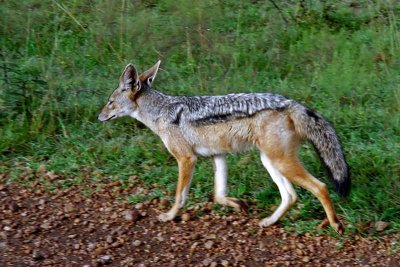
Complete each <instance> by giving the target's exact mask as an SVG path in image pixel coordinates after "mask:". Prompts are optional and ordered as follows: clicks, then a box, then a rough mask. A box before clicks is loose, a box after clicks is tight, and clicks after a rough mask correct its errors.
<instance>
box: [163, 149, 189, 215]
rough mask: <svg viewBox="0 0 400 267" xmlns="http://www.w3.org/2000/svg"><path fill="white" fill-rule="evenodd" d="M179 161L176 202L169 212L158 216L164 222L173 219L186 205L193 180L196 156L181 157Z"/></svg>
mask: <svg viewBox="0 0 400 267" xmlns="http://www.w3.org/2000/svg"><path fill="white" fill-rule="evenodd" d="M177 161H178V168H179V177H178V185H177V188H176V193H175V203H174V205H173V206H172V208H171V209H170V210H169V211H168V212H167V213H162V214H160V215H159V216H158V219H159V220H160V221H163V222H166V221H170V220H173V219H174V218H175V217H176V215H177V214H178V211H179V209H180V208H182V207H183V206H184V205H185V203H186V199H187V195H188V192H189V187H190V183H191V180H192V175H193V169H194V166H195V165H196V157H195V156H187V157H179V158H177Z"/></svg>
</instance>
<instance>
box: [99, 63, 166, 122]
mask: <svg viewBox="0 0 400 267" xmlns="http://www.w3.org/2000/svg"><path fill="white" fill-rule="evenodd" d="M160 62H161V61H158V62H157V63H156V64H155V65H154V66H153V67H151V68H150V69H148V70H147V71H145V72H143V73H142V74H141V75H139V74H138V72H137V70H136V68H135V67H134V66H133V65H132V64H130V63H129V64H128V65H127V66H126V67H125V70H124V71H123V72H122V74H121V77H120V78H119V86H118V87H117V89H115V90H114V92H113V93H112V94H111V96H110V97H109V98H108V102H107V104H106V105H105V106H104V107H103V109H102V110H101V113H100V114H99V116H98V119H99V120H100V121H109V120H113V119H116V118H120V117H123V116H129V115H133V114H134V113H135V111H136V110H137V104H136V101H135V100H136V99H137V97H138V95H139V92H140V89H141V88H142V87H143V86H145V85H147V86H148V87H151V84H152V82H153V81H154V78H155V77H156V74H157V71H158V67H159V66H160Z"/></svg>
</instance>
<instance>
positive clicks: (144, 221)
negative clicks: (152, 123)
mask: <svg viewBox="0 0 400 267" xmlns="http://www.w3.org/2000/svg"><path fill="white" fill-rule="evenodd" d="M96 186H97V187H98V186H99V185H96ZM138 187H139V186H138V185H136V186H135V187H133V188H130V189H126V190H125V191H124V190H122V189H121V186H120V185H119V184H118V183H111V184H106V185H101V186H100V188H103V189H101V190H99V191H98V192H97V193H94V194H91V195H90V196H85V195H84V194H83V193H82V192H83V191H84V190H82V187H81V186H74V187H70V188H69V189H67V190H61V189H60V190H57V192H51V191H49V190H45V189H43V188H42V186H41V185H39V184H36V185H35V187H34V188H33V189H28V188H26V187H22V186H19V185H16V184H11V185H6V184H5V183H0V226H1V228H0V266H81V267H83V266H86V267H88V266H103V265H107V266H399V262H400V255H399V254H396V253H395V252H396V247H397V249H398V244H396V242H398V241H397V240H398V238H399V235H398V234H392V235H390V236H388V235H386V236H379V238H376V237H375V238H372V237H360V236H357V235H351V236H345V237H341V238H334V237H331V236H329V235H328V234H324V235H320V236H311V235H310V234H305V235H299V234H288V233H286V232H285V231H284V229H283V228H282V227H280V226H273V227H270V228H266V229H260V228H259V227H258V225H257V221H258V220H257V219H256V218H254V217H251V216H248V215H244V214H237V213H230V215H227V216H218V215H215V214H213V213H212V212H211V210H210V209H208V208H207V205H204V206H203V207H202V208H200V211H201V213H202V216H197V215H196V214H199V210H197V211H196V210H195V209H192V210H190V211H187V213H186V214H184V215H183V216H182V217H181V218H180V219H178V220H176V221H174V222H168V223H161V222H159V221H158V220H157V214H159V213H160V212H162V211H165V210H167V208H168V206H169V203H167V201H164V200H153V201H151V202H146V203H141V204H137V205H131V204H128V203H126V202H125V201H121V200H118V199H117V197H116V195H118V194H119V195H120V194H127V193H131V194H132V193H134V192H137V190H142V189H140V188H138ZM105 188H106V189H107V190H106V189H105ZM397 253H398V250H397Z"/></svg>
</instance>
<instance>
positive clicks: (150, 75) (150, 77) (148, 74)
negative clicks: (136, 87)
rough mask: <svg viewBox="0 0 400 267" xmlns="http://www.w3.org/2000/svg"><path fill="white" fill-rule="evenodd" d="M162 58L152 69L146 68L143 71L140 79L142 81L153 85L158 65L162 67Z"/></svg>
mask: <svg viewBox="0 0 400 267" xmlns="http://www.w3.org/2000/svg"><path fill="white" fill-rule="evenodd" d="M160 63H161V60H159V61H158V62H157V63H156V64H155V65H154V66H153V67H151V68H150V69H148V70H146V71H145V72H143V73H142V74H141V75H140V76H139V79H140V81H141V82H142V83H145V84H147V85H148V86H151V84H152V83H153V81H154V78H155V77H156V74H157V71H158V67H160Z"/></svg>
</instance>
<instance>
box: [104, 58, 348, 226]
mask: <svg viewBox="0 0 400 267" xmlns="http://www.w3.org/2000/svg"><path fill="white" fill-rule="evenodd" d="M159 65H160V61H158V62H157V64H155V65H154V66H153V67H152V68H150V69H149V70H147V71H145V72H144V73H142V74H138V72H137V71H136V69H135V67H134V66H133V65H132V64H128V65H127V66H126V68H125V70H124V71H123V73H122V75H121V77H120V81H119V86H118V88H117V89H115V91H114V92H113V93H112V94H111V96H110V97H109V99H108V103H107V104H106V105H105V106H104V108H103V110H102V111H101V113H100V114H99V116H98V119H99V120H100V121H109V120H112V119H116V118H119V117H123V116H130V117H132V118H135V119H137V120H139V121H140V122H142V123H143V124H145V125H146V126H147V127H149V128H150V129H151V130H152V131H153V132H154V133H155V134H157V135H158V136H160V138H161V140H162V141H163V142H164V144H165V146H166V147H167V149H168V151H169V152H170V153H171V154H172V155H173V156H174V157H175V158H176V160H177V161H178V167H179V178H178V185H177V189H176V197H175V203H174V205H173V206H172V208H171V209H170V210H169V211H168V212H167V213H163V214H160V216H159V219H160V220H161V221H169V220H172V219H174V217H175V216H176V215H177V213H178V211H179V209H180V208H181V207H183V205H184V204H185V201H186V197H187V194H188V191H189V186H190V182H191V179H192V173H193V169H194V166H195V164H196V159H197V157H198V156H210V157H212V159H213V163H214V173H215V192H214V200H215V201H216V202H217V203H219V204H222V205H227V206H231V207H234V208H236V209H242V208H243V205H242V202H241V201H239V200H238V199H235V198H231V197H227V179H228V176H227V164H226V160H225V157H226V154H227V153H230V152H240V151H245V150H248V149H250V148H252V147H256V148H258V149H259V150H260V155H261V161H262V163H263V165H264V166H265V168H266V169H267V170H268V172H269V174H270V176H271V178H272V180H273V181H274V182H275V183H276V185H277V186H278V189H279V192H280V194H281V197H282V202H281V204H280V205H279V207H278V208H277V209H276V210H275V212H274V213H273V214H272V215H271V216H269V217H267V218H264V219H262V220H261V221H260V223H259V225H260V226H262V227H266V226H269V225H272V224H274V223H275V222H277V221H278V220H279V219H280V218H281V217H282V216H283V215H284V214H285V213H286V212H287V210H288V209H289V208H290V207H291V206H292V205H293V204H294V203H295V202H296V200H297V195H296V192H295V191H294V189H293V186H292V182H293V183H295V184H297V185H299V186H301V187H303V188H305V189H307V190H309V191H310V192H311V193H313V194H314V195H315V196H316V197H317V198H318V199H319V201H320V202H321V203H322V206H323V208H324V210H325V212H326V215H327V219H328V222H329V224H330V225H331V226H332V227H333V229H335V230H336V231H337V232H339V233H341V232H342V231H343V226H342V224H341V223H340V221H339V220H338V218H337V216H336V213H335V209H334V205H333V203H332V201H331V199H330V197H329V193H328V191H327V188H326V185H325V184H324V183H322V182H320V181H319V180H317V179H316V178H315V177H314V176H312V175H311V174H310V173H308V172H307V171H306V170H305V169H304V167H303V165H302V164H301V162H300V161H299V159H298V157H297V150H298V147H299V143H300V141H301V139H307V140H309V141H311V143H312V144H313V145H314V147H315V148H316V151H317V152H318V154H319V156H320V157H321V159H322V161H323V163H324V164H325V166H326V167H327V170H328V172H329V173H330V174H331V177H332V181H333V183H334V184H335V186H336V190H337V192H338V193H339V194H340V195H341V196H343V197H346V196H347V195H348V193H349V190H350V179H349V172H348V168H347V164H346V161H345V158H344V155H343V152H342V149H341V146H340V143H339V139H338V137H337V135H336V133H335V130H334V128H333V127H332V126H331V125H330V124H329V123H328V122H327V121H326V120H325V119H324V118H323V117H322V116H320V115H319V114H317V113H315V112H313V111H311V110H310V109H308V108H307V107H305V106H303V105H301V104H299V103H298V102H296V101H294V100H290V99H287V98H285V97H283V96H281V95H277V94H270V93H248V94H229V95H223V96H194V97H189V96H169V95H165V94H163V93H161V92H158V91H156V90H154V89H153V88H152V87H151V85H152V82H153V81H154V78H155V76H156V74H157V71H158V68H159Z"/></svg>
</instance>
